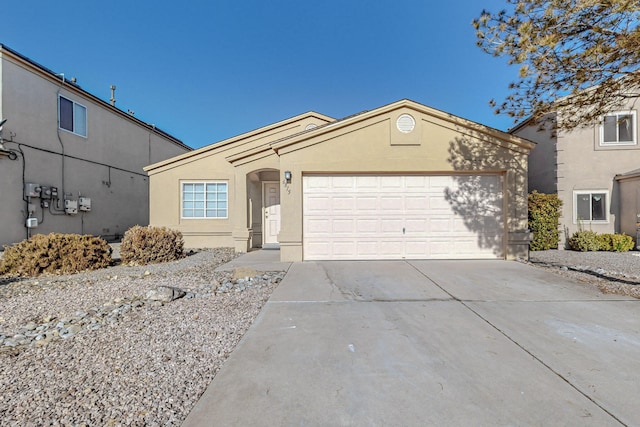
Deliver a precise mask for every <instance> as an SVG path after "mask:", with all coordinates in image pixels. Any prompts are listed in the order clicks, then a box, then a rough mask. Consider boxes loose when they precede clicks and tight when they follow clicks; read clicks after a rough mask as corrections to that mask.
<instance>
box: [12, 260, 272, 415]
mask: <svg viewBox="0 0 640 427" xmlns="http://www.w3.org/2000/svg"><path fill="white" fill-rule="evenodd" d="M234 257H235V254H234V253H233V251H232V250H230V249H218V250H204V251H199V252H196V253H194V254H191V255H190V256H188V257H186V258H184V259H182V260H179V261H175V262H171V263H165V264H156V265H148V266H142V267H129V266H115V267H110V268H107V269H104V270H99V271H94V272H86V273H81V274H76V275H68V276H50V277H40V278H35V279H33V278H31V279H22V280H14V281H11V280H4V281H2V282H0V390H1V392H0V425H1V426H40V425H51V426H58V425H65V426H66V425H85V426H94V425H114V426H118V425H127V426H128V425H145V426H177V425H180V424H181V423H182V421H183V420H184V419H185V418H186V416H187V415H188V413H189V411H190V410H191V408H192V407H193V406H194V405H195V403H196V401H197V400H198V398H199V397H200V396H201V395H202V393H203V392H204V390H205V389H206V387H207V386H208V384H209V383H210V382H211V380H212V379H213V377H214V376H215V374H216V372H217V371H218V370H219V369H220V367H221V365H222V364H223V362H224V361H225V360H226V359H227V357H228V356H229V354H230V353H231V351H232V350H233V349H234V347H235V346H236V344H237V343H238V342H239V340H240V338H241V337H242V335H243V334H244V332H245V331H246V330H247V329H248V328H249V326H250V325H251V323H252V322H253V320H254V319H255V317H256V316H257V314H258V313H259V311H260V309H261V308H262V306H263V305H264V303H265V302H266V301H267V299H268V298H269V296H270V295H271V293H272V291H273V289H275V287H276V286H277V284H278V283H279V282H280V280H282V278H283V277H284V273H283V272H260V273H257V272H256V275H255V276H254V277H243V278H234V277H233V273H232V272H215V271H214V270H215V268H216V267H218V266H219V265H221V264H223V263H225V262H228V261H230V260H231V259H233V258H234ZM178 289H179V290H178ZM158 290H164V291H167V290H169V291H170V292H169V295H170V296H171V295H172V297H170V298H169V299H168V300H163V299H162V298H163V296H162V295H160V297H158ZM160 294H161V293H160ZM164 296H166V292H165V295H164ZM175 297H179V298H177V299H173V298H175Z"/></svg>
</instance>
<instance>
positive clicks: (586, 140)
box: [515, 100, 640, 248]
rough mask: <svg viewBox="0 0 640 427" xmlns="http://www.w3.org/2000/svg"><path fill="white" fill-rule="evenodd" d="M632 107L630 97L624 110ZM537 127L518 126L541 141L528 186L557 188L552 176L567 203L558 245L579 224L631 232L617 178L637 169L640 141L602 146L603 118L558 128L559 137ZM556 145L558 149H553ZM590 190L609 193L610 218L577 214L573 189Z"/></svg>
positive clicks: (532, 158) (532, 159)
mask: <svg viewBox="0 0 640 427" xmlns="http://www.w3.org/2000/svg"><path fill="white" fill-rule="evenodd" d="M633 108H634V102H633V100H631V101H630V102H629V104H628V105H625V106H622V107H620V108H619V110H620V111H628V110H629V109H633ZM561 119H562V117H561V116H559V120H560V121H561ZM637 126H638V123H635V127H636V132H637ZM535 127H536V126H529V127H525V128H522V129H519V130H517V131H516V132H515V134H517V135H519V136H522V137H526V138H528V139H530V140H532V141H535V142H537V143H538V146H537V147H536V149H535V150H533V152H532V154H531V156H530V158H529V171H530V174H529V177H530V180H531V182H530V186H529V188H530V189H538V190H541V191H542V192H550V193H553V192H554V191H553V186H552V185H553V184H552V183H551V182H550V180H549V178H550V177H552V178H553V179H554V180H555V182H556V189H557V194H558V197H559V198H560V199H561V200H562V202H563V207H562V216H561V218H560V231H561V242H560V244H559V247H560V248H562V247H564V246H565V245H566V241H567V240H568V238H569V237H570V236H571V235H572V234H573V233H574V232H576V231H577V230H578V229H580V227H582V228H583V229H588V230H593V231H595V232H598V233H616V232H622V231H625V230H626V231H627V232H628V231H629V226H627V225H624V226H623V219H622V218H621V197H622V195H621V193H620V189H619V186H618V183H617V182H616V180H615V179H614V177H615V176H616V175H617V174H624V173H627V172H629V171H632V170H635V169H637V168H638V159H639V158H640V151H639V150H640V145H638V144H637V145H633V146H614V147H612V146H608V147H602V146H601V145H600V124H599V123H595V124H593V125H591V126H587V127H584V128H578V129H575V130H573V131H571V132H565V131H562V130H561V129H560V130H557V131H556V133H557V138H554V137H553V136H552V135H550V134H548V133H545V132H535V130H534V129H535ZM554 145H555V146H556V150H552V149H550V148H551V147H553V146H554ZM538 150H540V151H539V152H538ZM554 164H555V165H556V172H555V173H554V172H553V169H552V165H554ZM547 184H549V185H547ZM586 190H589V191H597V190H602V191H606V192H607V193H608V195H609V200H608V207H607V215H608V220H607V221H606V222H588V221H582V222H581V221H578V220H577V218H576V217H575V215H574V209H575V208H574V192H575V191H586ZM633 215H635V212H633ZM625 222H627V221H625Z"/></svg>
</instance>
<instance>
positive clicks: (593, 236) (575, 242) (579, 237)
mask: <svg viewBox="0 0 640 427" xmlns="http://www.w3.org/2000/svg"><path fill="white" fill-rule="evenodd" d="M600 244H601V241H600V239H599V238H598V233H596V232H595V231H591V230H580V231H576V232H575V233H573V235H572V236H571V237H570V238H569V247H570V248H571V249H573V250H574V251H580V252H590V251H597V250H600Z"/></svg>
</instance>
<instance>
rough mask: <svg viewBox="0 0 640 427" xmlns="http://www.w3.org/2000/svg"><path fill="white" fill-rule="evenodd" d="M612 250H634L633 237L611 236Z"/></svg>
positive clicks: (623, 235)
mask: <svg viewBox="0 0 640 427" xmlns="http://www.w3.org/2000/svg"><path fill="white" fill-rule="evenodd" d="M610 236H611V249H609V250H610V251H615V252H627V251H630V250H631V249H633V237H631V236H627V235H626V234H624V233H622V234H611V235H610Z"/></svg>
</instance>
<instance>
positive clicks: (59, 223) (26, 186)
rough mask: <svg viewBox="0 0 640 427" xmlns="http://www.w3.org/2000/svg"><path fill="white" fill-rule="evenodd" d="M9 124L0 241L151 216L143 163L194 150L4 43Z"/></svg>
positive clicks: (0, 74) (104, 231) (0, 191)
mask: <svg viewBox="0 0 640 427" xmlns="http://www.w3.org/2000/svg"><path fill="white" fill-rule="evenodd" d="M0 123H1V124H0V129H1V130H0V132H1V134H0V138H1V139H0V199H1V200H0V224H1V226H0V246H1V245H7V244H12V243H15V242H18V241H21V240H23V239H25V238H26V237H28V236H30V235H33V234H37V233H49V232H54V231H55V232H62V233H81V234H93V235H101V236H103V237H105V238H107V239H114V238H117V237H119V236H121V235H122V234H123V233H124V232H125V231H126V230H127V229H128V228H130V227H131V226H133V225H136V224H140V225H145V224H147V223H148V218H149V203H148V200H149V182H148V177H147V174H146V173H145V172H144V170H143V167H144V166H146V165H148V164H152V163H155V162H159V161H162V160H164V159H167V158H170V157H173V156H177V155H179V154H183V153H185V152H187V151H190V150H191V149H190V148H189V147H188V146H186V145H185V144H184V143H182V142H181V141H180V140H178V139H176V138H174V137H173V136H171V135H169V134H167V133H165V132H163V131H161V130H160V129H158V128H156V127H155V126H154V125H151V124H147V123H145V122H143V121H141V120H138V119H136V118H135V117H133V116H132V115H131V114H128V113H126V112H123V111H121V110H119V109H118V108H116V107H115V106H114V105H112V104H111V103H110V102H106V101H103V100H101V99H99V98H98V97H96V96H94V95H92V94H90V93H89V92H87V91H85V90H83V89H82V88H81V87H80V86H79V85H78V84H76V83H75V79H70V78H65V76H64V75H63V74H56V73H55V72H53V71H51V70H48V69H47V68H45V67H43V66H41V65H39V64H37V63H36V62H34V61H32V60H30V59H29V58H27V57H25V56H23V55H21V54H19V53H18V52H16V51H14V50H12V49H10V48H8V47H7V46H3V45H0Z"/></svg>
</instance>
